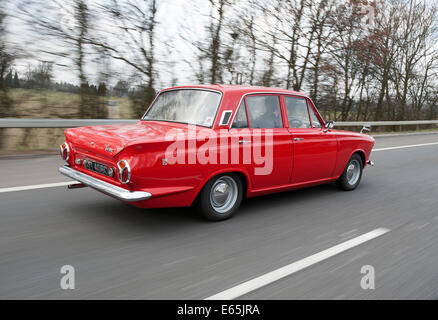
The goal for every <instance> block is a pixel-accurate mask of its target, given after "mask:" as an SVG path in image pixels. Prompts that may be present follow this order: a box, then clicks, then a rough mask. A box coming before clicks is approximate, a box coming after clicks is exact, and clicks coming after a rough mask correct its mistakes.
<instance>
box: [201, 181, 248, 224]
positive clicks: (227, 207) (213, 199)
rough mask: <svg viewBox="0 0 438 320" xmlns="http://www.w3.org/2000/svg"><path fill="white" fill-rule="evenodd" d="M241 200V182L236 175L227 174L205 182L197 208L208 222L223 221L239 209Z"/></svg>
mask: <svg viewBox="0 0 438 320" xmlns="http://www.w3.org/2000/svg"><path fill="white" fill-rule="evenodd" d="M242 198H243V187H242V181H241V180H240V178H239V177H238V176H237V175H235V174H231V173H230V174H228V173H227V174H223V175H220V176H217V177H214V178H212V179H210V180H209V181H208V182H207V184H206V185H205V186H204V188H203V189H202V190H201V193H200V194H199V198H198V201H197V207H198V210H199V211H200V212H201V214H202V215H203V216H204V217H205V218H206V219H208V220H212V221H220V220H225V219H228V218H229V217H231V216H232V215H233V214H234V213H235V212H236V211H237V209H239V207H240V204H241V202H242Z"/></svg>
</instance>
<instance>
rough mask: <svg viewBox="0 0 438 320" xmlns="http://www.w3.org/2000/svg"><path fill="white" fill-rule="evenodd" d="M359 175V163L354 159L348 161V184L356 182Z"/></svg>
mask: <svg viewBox="0 0 438 320" xmlns="http://www.w3.org/2000/svg"><path fill="white" fill-rule="evenodd" d="M359 177H360V163H359V161H357V160H356V159H354V160H353V161H351V162H350V164H349V165H348V167H347V181H348V183H349V184H350V185H354V184H356V182H357V181H358V180H359Z"/></svg>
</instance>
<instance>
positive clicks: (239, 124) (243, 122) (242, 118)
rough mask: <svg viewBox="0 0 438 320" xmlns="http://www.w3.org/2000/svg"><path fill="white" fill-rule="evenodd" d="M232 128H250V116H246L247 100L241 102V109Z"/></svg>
mask: <svg viewBox="0 0 438 320" xmlns="http://www.w3.org/2000/svg"><path fill="white" fill-rule="evenodd" d="M231 128H235V129H239V128H248V117H247V116H246V108H245V100H243V101H242V103H241V104H240V107H239V110H238V111H237V114H236V117H235V118H234V121H233V126H232V127H231Z"/></svg>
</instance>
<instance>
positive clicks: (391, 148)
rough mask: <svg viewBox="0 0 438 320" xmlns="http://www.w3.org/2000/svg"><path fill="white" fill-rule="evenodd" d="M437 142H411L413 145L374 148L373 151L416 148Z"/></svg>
mask: <svg viewBox="0 0 438 320" xmlns="http://www.w3.org/2000/svg"><path fill="white" fill-rule="evenodd" d="M437 144H438V142H431V143H422V144H411V145H407V146H397V147H388V148H379V149H373V152H376V151H386V150H396V149H406V148H415V147H424V146H433V145H437Z"/></svg>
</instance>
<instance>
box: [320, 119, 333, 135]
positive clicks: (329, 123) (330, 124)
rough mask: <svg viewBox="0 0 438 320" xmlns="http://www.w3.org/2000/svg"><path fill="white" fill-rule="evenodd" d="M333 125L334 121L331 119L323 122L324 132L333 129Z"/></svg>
mask: <svg viewBox="0 0 438 320" xmlns="http://www.w3.org/2000/svg"><path fill="white" fill-rule="evenodd" d="M334 126H335V123H334V122H333V120H329V121H327V122H326V123H325V128H324V130H323V131H324V132H327V131H329V130H330V129H333V128H334Z"/></svg>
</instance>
